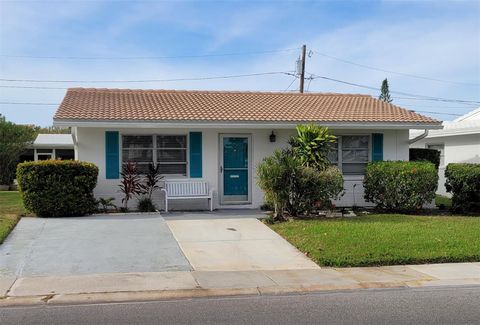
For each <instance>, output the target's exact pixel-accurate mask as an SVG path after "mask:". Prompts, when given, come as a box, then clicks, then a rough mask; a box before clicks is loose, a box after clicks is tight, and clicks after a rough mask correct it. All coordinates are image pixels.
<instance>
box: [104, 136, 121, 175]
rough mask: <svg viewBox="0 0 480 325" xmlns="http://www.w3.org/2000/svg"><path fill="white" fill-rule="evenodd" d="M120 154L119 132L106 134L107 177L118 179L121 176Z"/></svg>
mask: <svg viewBox="0 0 480 325" xmlns="http://www.w3.org/2000/svg"><path fill="white" fill-rule="evenodd" d="M119 160H120V153H119V135H118V131H106V132H105V176H106V178H107V179H118V178H119V175H120V166H119V164H120V163H119Z"/></svg>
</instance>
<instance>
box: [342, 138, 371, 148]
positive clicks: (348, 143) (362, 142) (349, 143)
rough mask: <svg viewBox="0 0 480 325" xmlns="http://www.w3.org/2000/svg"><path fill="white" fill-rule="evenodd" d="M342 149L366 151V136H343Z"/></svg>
mask: <svg viewBox="0 0 480 325" xmlns="http://www.w3.org/2000/svg"><path fill="white" fill-rule="evenodd" d="M342 147H343V149H346V148H365V149H368V136H367V135H360V136H358V135H354V136H343V137H342Z"/></svg>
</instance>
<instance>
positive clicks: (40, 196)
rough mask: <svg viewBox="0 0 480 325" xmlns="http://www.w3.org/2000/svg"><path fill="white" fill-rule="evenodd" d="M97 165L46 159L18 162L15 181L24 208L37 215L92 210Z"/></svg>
mask: <svg viewBox="0 0 480 325" xmlns="http://www.w3.org/2000/svg"><path fill="white" fill-rule="evenodd" d="M97 176H98V168H97V166H95V165H94V164H92V163H87V162H80V161H71V160H64V161H63V160H46V161H37V162H25V163H21V164H19V165H18V167H17V181H18V184H19V187H20V193H21V195H22V198H23V202H24V205H25V208H26V209H27V210H29V211H31V212H33V213H35V214H36V215H37V216H39V217H67V216H80V215H85V214H89V213H93V212H95V210H96V205H97V202H96V200H95V198H94V196H93V189H94V188H95V186H96V184H97Z"/></svg>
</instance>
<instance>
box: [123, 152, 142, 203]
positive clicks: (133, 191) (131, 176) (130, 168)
mask: <svg viewBox="0 0 480 325" xmlns="http://www.w3.org/2000/svg"><path fill="white" fill-rule="evenodd" d="M120 175H121V176H122V180H121V181H120V185H118V187H119V188H120V191H121V192H122V193H123V198H122V203H123V207H122V208H121V210H122V211H127V210H128V201H129V200H130V199H131V198H132V197H134V196H136V195H139V194H142V193H144V186H143V185H142V183H141V177H140V175H139V173H138V171H137V167H136V166H135V164H133V163H131V162H128V163H127V164H126V165H125V166H123V168H122V172H121V173H120Z"/></svg>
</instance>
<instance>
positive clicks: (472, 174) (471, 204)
mask: <svg viewBox="0 0 480 325" xmlns="http://www.w3.org/2000/svg"><path fill="white" fill-rule="evenodd" d="M445 178H446V183H445V187H446V188H447V192H450V193H452V194H453V196H452V210H453V211H457V212H463V211H480V164H460V163H458V164H457V163H451V164H448V165H447V168H446V169H445Z"/></svg>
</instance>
